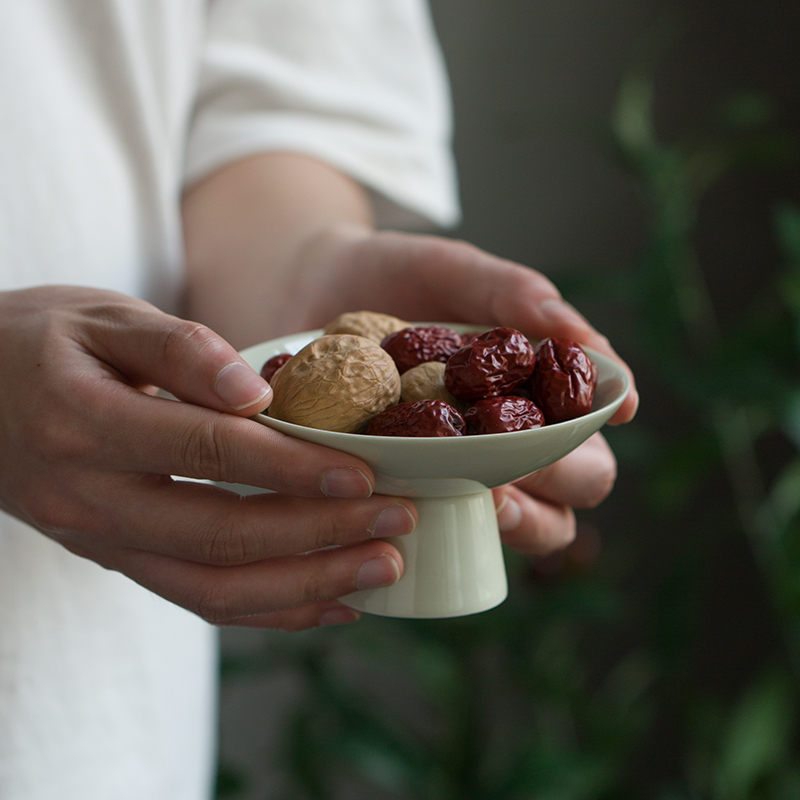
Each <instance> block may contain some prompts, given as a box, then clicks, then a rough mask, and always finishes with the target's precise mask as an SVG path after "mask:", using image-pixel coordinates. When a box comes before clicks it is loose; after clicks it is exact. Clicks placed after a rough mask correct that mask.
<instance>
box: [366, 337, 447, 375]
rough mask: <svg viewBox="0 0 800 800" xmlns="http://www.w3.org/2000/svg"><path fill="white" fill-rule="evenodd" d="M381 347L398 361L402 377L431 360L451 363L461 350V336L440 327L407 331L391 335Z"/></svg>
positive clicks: (398, 368) (398, 369) (395, 361)
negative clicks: (453, 355)
mask: <svg viewBox="0 0 800 800" xmlns="http://www.w3.org/2000/svg"><path fill="white" fill-rule="evenodd" d="M381 347H382V348H383V349H384V350H385V351H386V352H387V353H388V354H389V355H390V356H391V357H392V358H393V359H394V363H395V364H396V365H397V371H398V372H399V373H400V374H401V375H402V374H403V373H404V372H406V370H409V369H411V368H412V367H416V366H417V365H419V364H425V363H427V362H428V361H442V362H445V361H447V359H448V358H450V356H451V355H452V354H453V353H455V351H456V350H458V348H459V347H461V336H459V334H457V333H456V332H455V331H452V330H450V328H442V327H439V326H438V325H427V326H421V327H419V328H403V330H401V331H397V332H396V333H390V334H389V335H388V336H387V337H386V338H385V339H384V340H383V341H382V342H381Z"/></svg>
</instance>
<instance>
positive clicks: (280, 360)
mask: <svg viewBox="0 0 800 800" xmlns="http://www.w3.org/2000/svg"><path fill="white" fill-rule="evenodd" d="M291 357H292V356H291V354H290V353H279V354H278V355H277V356H272V358H270V359H268V360H267V362H266V364H264V366H263V367H261V377H262V378H263V379H264V380H265V381H267V383H269V381H271V380H272V378H273V376H274V375H275V373H276V372H277V371H278V370H279V369H280V368H281V367H282V366H283V365H284V364H285V363H286V362H287V361H288V360H289V359H290V358H291Z"/></svg>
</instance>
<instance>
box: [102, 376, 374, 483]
mask: <svg viewBox="0 0 800 800" xmlns="http://www.w3.org/2000/svg"><path fill="white" fill-rule="evenodd" d="M109 384H110V385H109V386H108V387H107V391H105V392H104V393H103V395H102V398H100V399H94V400H92V402H93V403H95V404H96V406H95V412H96V413H94V415H93V417H94V433H95V436H96V439H97V440H98V445H97V447H96V448H95V451H96V452H95V455H94V461H95V464H96V466H98V467H105V468H110V469H114V470H115V471H119V470H124V471H128V472H140V473H156V474H160V475H180V476H183V477H188V478H201V479H207V480H213V481H225V482H229V483H242V484H246V485H249V486H258V487H261V488H264V489H271V490H273V491H279V492H284V493H287V494H295V495H299V496H303V497H323V496H324V497H350V498H359V497H361V498H363V497H369V496H370V494H371V493H372V488H373V485H374V481H375V479H374V475H373V473H372V470H371V469H370V468H369V467H368V466H367V465H366V464H365V463H364V462H363V461H361V460H360V459H358V458H356V457H354V456H351V455H348V454H346V453H342V452H340V451H338V450H331V449H329V448H326V447H322V446H320V445H315V444H311V443H309V442H303V441H300V440H299V439H294V438H292V437H290V436H285V435H284V434H282V433H279V432H278V431H275V430H273V429H272V428H268V427H266V426H265V425H261V424H260V423H258V422H255V421H253V420H250V419H243V418H241V417H237V416H234V415H232V414H219V413H217V412H216V411H212V410H210V409H205V408H200V407H198V406H194V405H190V404H188V403H176V402H175V401H174V400H166V399H163V398H154V397H150V396H148V395H146V394H144V393H142V392H139V391H137V390H136V389H133V388H131V387H129V386H126V385H124V384H122V383H119V382H114V381H111V382H109ZM106 462H108V463H106Z"/></svg>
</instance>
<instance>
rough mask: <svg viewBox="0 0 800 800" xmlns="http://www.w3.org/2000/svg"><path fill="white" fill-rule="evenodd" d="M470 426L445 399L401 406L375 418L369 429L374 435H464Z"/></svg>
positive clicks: (368, 432) (371, 434) (393, 407)
mask: <svg viewBox="0 0 800 800" xmlns="http://www.w3.org/2000/svg"><path fill="white" fill-rule="evenodd" d="M465 429H466V423H465V422H464V418H463V417H462V416H461V414H459V413H458V411H456V410H455V409H454V408H453V406H451V405H450V404H449V403H445V402H444V400H417V401H415V402H413V403H399V404H398V405H396V406H390V407H389V408H387V409H386V410H385V411H382V412H381V413H380V414H378V416H377V417H373V418H372V421H371V422H370V423H369V425H368V426H367V430H366V433H367V434H369V435H370V436H463V435H464V431H465Z"/></svg>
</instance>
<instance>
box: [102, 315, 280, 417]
mask: <svg viewBox="0 0 800 800" xmlns="http://www.w3.org/2000/svg"><path fill="white" fill-rule="evenodd" d="M143 306H144V307H136V308H131V309H129V310H128V311H129V313H126V314H123V315H121V318H119V317H118V318H116V319H113V320H108V319H106V320H103V321H101V322H99V324H96V325H95V326H93V330H92V331H91V336H90V349H92V350H93V351H94V354H95V355H96V356H97V357H98V358H101V359H102V360H103V361H105V362H106V363H107V364H109V365H110V366H112V367H113V368H114V369H116V370H117V371H118V372H120V373H121V374H122V375H124V376H125V377H126V378H127V379H128V380H130V381H131V382H133V383H136V384H153V385H155V386H158V387H159V388H161V389H165V390H166V391H168V392H170V393H171V394H173V395H175V397H177V398H178V399H180V400H183V401H185V402H188V403H194V404H195V405H200V406H205V407H206V408H213V409H216V410H217V411H224V412H227V413H234V414H239V415H241V416H252V415H253V414H256V413H258V412H259V411H263V410H264V409H265V408H266V407H267V406H268V405H269V404H270V402H271V400H272V389H271V388H270V386H269V384H268V383H267V382H266V381H265V380H264V379H263V378H262V377H261V376H260V375H259V374H258V373H257V372H255V371H254V370H253V369H252V368H251V367H250V366H249V365H248V364H247V363H246V362H245V361H244V359H242V357H241V356H240V355H239V354H238V353H237V352H236V350H235V349H234V348H233V347H232V346H231V345H230V344H228V342H226V341H225V340H224V339H223V338H222V337H221V336H219V335H218V334H216V333H214V331H212V330H211V329H210V328H207V327H206V326H205V325H201V324H200V323H197V322H190V321H188V320H183V319H180V318H178V317H173V316H170V315H169V314H164V313H163V312H161V311H158V309H156V308H154V307H152V306H146V305H145V304H143Z"/></svg>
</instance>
